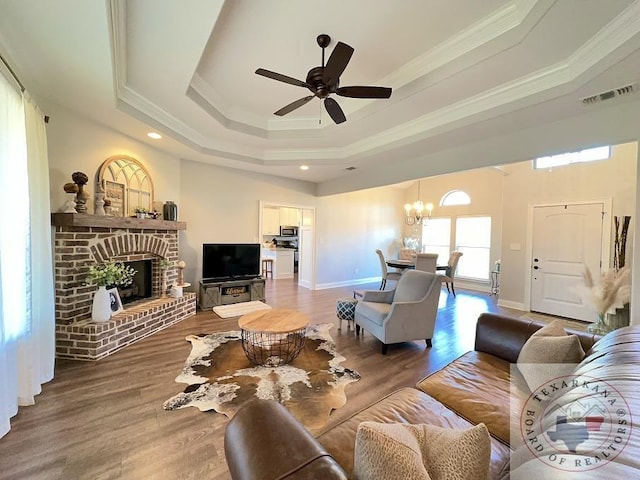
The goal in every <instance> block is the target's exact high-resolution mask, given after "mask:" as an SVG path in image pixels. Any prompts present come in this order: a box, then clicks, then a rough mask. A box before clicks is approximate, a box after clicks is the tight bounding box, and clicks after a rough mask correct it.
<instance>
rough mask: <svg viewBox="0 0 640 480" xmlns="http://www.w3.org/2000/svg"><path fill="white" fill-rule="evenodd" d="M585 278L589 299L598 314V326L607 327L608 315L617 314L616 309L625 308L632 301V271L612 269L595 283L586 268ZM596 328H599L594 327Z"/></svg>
mask: <svg viewBox="0 0 640 480" xmlns="http://www.w3.org/2000/svg"><path fill="white" fill-rule="evenodd" d="M583 277H584V285H585V287H586V294H587V298H588V299H589V301H590V303H591V304H592V305H593V306H594V307H595V309H596V312H597V313H598V322H597V324H598V325H600V326H601V327H606V314H607V313H616V308H622V307H624V304H625V303H628V302H629V300H631V284H630V283H631V270H629V268H628V267H623V268H621V269H620V270H618V271H616V270H615V269H612V270H609V271H607V272H604V273H603V274H602V275H601V276H600V279H599V281H598V282H595V281H594V280H593V275H592V274H591V271H590V270H589V268H588V267H585V272H584V275H583ZM602 323H604V325H602ZM594 328H597V327H595V325H594Z"/></svg>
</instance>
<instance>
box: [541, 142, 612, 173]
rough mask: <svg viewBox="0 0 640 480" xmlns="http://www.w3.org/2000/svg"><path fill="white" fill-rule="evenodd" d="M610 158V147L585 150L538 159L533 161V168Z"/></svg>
mask: <svg viewBox="0 0 640 480" xmlns="http://www.w3.org/2000/svg"><path fill="white" fill-rule="evenodd" d="M610 156H611V147H608V146H607V147H596V148H587V149H586V150H581V151H579V152H569V153H562V154H560V155H552V156H550V157H540V158H536V159H535V160H534V161H533V168H536V169H538V168H552V167H559V166H562V165H570V164H572V163H581V162H593V161H596V160H605V159H607V158H609V157H610Z"/></svg>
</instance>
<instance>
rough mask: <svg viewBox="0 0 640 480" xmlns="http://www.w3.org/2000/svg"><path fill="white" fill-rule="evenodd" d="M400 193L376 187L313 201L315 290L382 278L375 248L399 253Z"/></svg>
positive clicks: (387, 252) (401, 195) (394, 189)
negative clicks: (315, 266) (315, 262)
mask: <svg viewBox="0 0 640 480" xmlns="http://www.w3.org/2000/svg"><path fill="white" fill-rule="evenodd" d="M402 197H403V190H402V189H399V188H394V187H380V188H371V189H367V190H362V191H359V192H352V193H344V194H340V195H333V196H329V197H320V198H318V199H317V210H316V221H317V237H316V239H317V241H316V243H317V245H318V254H319V256H318V262H317V280H318V284H319V286H321V287H322V286H331V285H336V284H340V285H350V284H352V283H353V279H372V278H374V277H375V278H377V277H380V273H381V270H380V262H379V260H378V256H377V255H376V253H375V251H376V249H378V248H379V249H381V250H382V251H383V252H385V254H387V255H390V254H392V253H395V254H396V255H397V248H398V242H399V240H400V236H401V222H402V211H401V205H402V204H403V203H402V202H403V198H402Z"/></svg>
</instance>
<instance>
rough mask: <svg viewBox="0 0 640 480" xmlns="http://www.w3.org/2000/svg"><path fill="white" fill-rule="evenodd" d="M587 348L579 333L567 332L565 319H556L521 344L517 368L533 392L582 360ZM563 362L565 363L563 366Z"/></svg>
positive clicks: (569, 370)
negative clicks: (582, 343)
mask: <svg viewBox="0 0 640 480" xmlns="http://www.w3.org/2000/svg"><path fill="white" fill-rule="evenodd" d="M583 358H584V350H583V349H582V345H581V344H580V339H579V338H578V337H577V336H576V335H567V332H565V331H564V328H563V327H562V322H560V321H558V320H554V321H553V322H551V323H550V324H548V325H545V326H544V327H542V328H541V329H540V330H538V331H537V332H535V333H534V334H533V335H531V337H529V339H528V340H527V341H526V342H525V344H524V345H523V346H522V350H520V354H519V355H518V361H517V365H518V370H519V371H520V373H521V374H522V376H523V378H524V379H525V381H526V382H527V385H528V386H529V390H531V391H532V392H533V391H534V390H537V389H538V388H539V387H541V386H542V385H544V384H546V383H548V382H549V381H550V380H552V379H554V378H557V377H559V376H561V375H566V374H568V373H570V372H571V370H572V369H573V366H572V364H575V363H580V362H581V361H582V359H583ZM562 364H566V365H565V367H566V368H563V365H562Z"/></svg>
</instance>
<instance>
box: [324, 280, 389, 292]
mask: <svg viewBox="0 0 640 480" xmlns="http://www.w3.org/2000/svg"><path fill="white" fill-rule="evenodd" d="M381 281H382V279H381V278H380V277H369V278H354V279H353V280H344V281H342V282H331V283H320V284H316V288H315V289H316V290H326V289H327V288H338V287H348V286H350V285H362V284H364V283H375V282H377V283H380V282H381Z"/></svg>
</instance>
